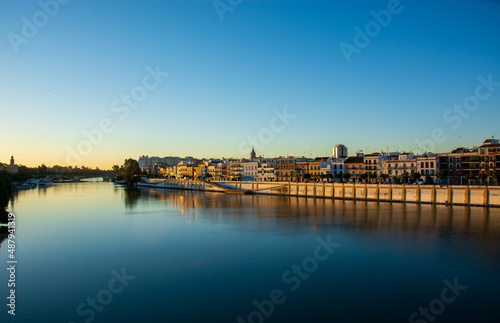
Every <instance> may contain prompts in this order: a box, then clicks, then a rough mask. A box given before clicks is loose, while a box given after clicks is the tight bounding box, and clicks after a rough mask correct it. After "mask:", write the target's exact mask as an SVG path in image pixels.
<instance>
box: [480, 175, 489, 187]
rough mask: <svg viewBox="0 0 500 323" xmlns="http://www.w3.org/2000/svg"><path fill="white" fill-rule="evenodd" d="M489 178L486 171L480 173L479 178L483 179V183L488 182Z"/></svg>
mask: <svg viewBox="0 0 500 323" xmlns="http://www.w3.org/2000/svg"><path fill="white" fill-rule="evenodd" d="M487 178H488V175H486V173H481V174H479V179H480V180H481V182H482V183H483V185H484V183H485V182H486V179H487Z"/></svg>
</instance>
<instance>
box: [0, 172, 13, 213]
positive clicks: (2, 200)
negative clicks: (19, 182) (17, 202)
mask: <svg viewBox="0 0 500 323" xmlns="http://www.w3.org/2000/svg"><path fill="white" fill-rule="evenodd" d="M11 183H12V178H11V177H10V176H9V175H8V174H7V173H4V172H1V173H0V223H7V222H8V213H7V211H6V210H5V208H6V207H7V205H8V204H9V200H10V197H11V193H12V190H11V186H10V185H11Z"/></svg>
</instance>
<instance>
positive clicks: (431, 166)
mask: <svg viewBox="0 0 500 323" xmlns="http://www.w3.org/2000/svg"><path fill="white" fill-rule="evenodd" d="M438 171H439V156H438V155H437V154H431V153H428V154H426V155H422V156H418V157H417V173H420V175H421V176H422V180H425V178H426V177H427V176H430V177H432V182H431V183H427V184H432V183H435V182H436V180H437V177H436V175H437V172H438Z"/></svg>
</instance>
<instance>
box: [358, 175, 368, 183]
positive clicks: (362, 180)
mask: <svg viewBox="0 0 500 323" xmlns="http://www.w3.org/2000/svg"><path fill="white" fill-rule="evenodd" d="M367 179H368V174H361V175H359V181H360V182H364V181H366V180H367Z"/></svg>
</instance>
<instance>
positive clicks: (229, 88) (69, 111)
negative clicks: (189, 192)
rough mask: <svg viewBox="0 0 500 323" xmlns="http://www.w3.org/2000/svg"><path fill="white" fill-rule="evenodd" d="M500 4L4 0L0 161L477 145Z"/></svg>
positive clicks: (490, 111)
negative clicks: (119, 3)
mask: <svg viewBox="0 0 500 323" xmlns="http://www.w3.org/2000/svg"><path fill="white" fill-rule="evenodd" d="M223 3H227V2H225V1H223ZM96 7H97V8H98V10H96ZM226 9H227V7H226ZM499 10H500V4H499V3H498V2H494V1H480V2H477V1H476V2H475V1H466V0H463V1H443V2H440V3H435V2H431V1H419V2H415V1H413V2H410V1H399V2H398V1H370V2H362V3H356V4H352V3H329V2H324V1H318V2H313V3H311V2H308V1H292V2H285V1H270V2H245V1H242V2H241V3H239V4H238V5H236V6H232V7H231V10H229V9H227V10H223V9H221V8H220V7H219V8H217V7H214V2H213V1H197V2H191V3H182V2H180V1H166V2H156V1H150V2H147V5H146V6H145V5H144V3H139V2H134V1H130V2H127V3H126V4H125V5H123V6H120V7H119V6H116V5H115V4H114V3H113V2H111V1H109V2H99V3H98V2H97V1H90V4H89V3H88V2H87V3H84V2H82V1H70V2H68V3H64V2H63V1H60V2H56V1H55V0H54V1H51V0H47V1H41V2H36V1H33V2H29V1H23V2H2V3H1V4H0V18H1V19H0V34H2V35H4V36H3V37H2V48H4V50H3V51H0V61H2V62H3V66H2V71H3V73H2V77H0V85H1V87H2V89H3V93H2V96H1V97H0V105H1V106H2V116H3V118H2V119H3V120H6V121H7V122H6V123H5V124H3V127H2V130H1V131H2V136H3V137H4V138H7V140H4V141H3V142H2V149H1V154H0V161H2V162H4V163H8V161H9V159H10V157H11V155H14V156H15V158H16V161H17V163H19V164H23V165H26V166H29V167H34V166H38V165H40V164H41V163H45V164H46V165H47V166H53V165H56V164H58V165H63V166H67V165H73V166H74V165H85V166H88V167H99V168H103V169H110V168H111V166H112V165H114V164H121V163H122V162H123V160H124V159H126V158H129V157H133V158H136V157H134V156H141V155H149V156H165V155H172V156H181V157H183V156H191V155H195V157H199V158H202V157H210V156H213V157H222V156H226V157H234V158H242V157H247V156H248V153H249V152H250V150H251V149H252V146H254V147H255V150H256V152H257V155H263V156H266V157H276V156H280V155H281V156H306V157H308V156H329V155H331V149H332V147H333V146H335V145H336V144H338V143H343V144H345V145H346V146H347V147H349V151H350V154H353V153H355V151H357V150H363V151H364V152H365V153H370V152H375V151H396V150H399V151H417V150H418V151H419V152H423V151H424V150H428V151H432V152H446V151H451V150H452V149H454V148H456V147H460V146H463V147H473V146H479V145H480V144H481V142H482V141H483V140H484V139H485V138H490V137H491V136H493V135H494V134H496V137H498V135H499V133H498V132H499V128H498V120H499V118H500V109H498V107H499V106H500V94H499V93H500V91H499V89H500V83H499V82H500V64H499V61H498V53H499V52H500V40H499V39H498V37H496V32H495V31H497V30H499V29H500V21H498V19H496V18H497V16H498V12H499ZM471 13H472V14H471ZM44 15H45V16H44ZM44 17H47V19H45V18H44ZM479 127H480V130H481V131H478V128H479ZM430 148H433V149H430ZM82 152H83V153H82ZM75 154H76V155H75Z"/></svg>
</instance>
